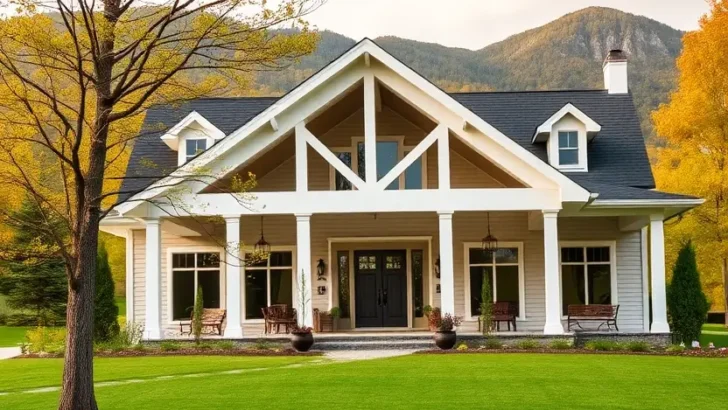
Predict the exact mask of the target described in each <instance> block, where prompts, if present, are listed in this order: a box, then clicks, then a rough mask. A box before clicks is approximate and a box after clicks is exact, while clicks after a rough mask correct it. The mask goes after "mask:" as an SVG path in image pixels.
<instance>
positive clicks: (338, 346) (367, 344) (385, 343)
mask: <svg viewBox="0 0 728 410" xmlns="http://www.w3.org/2000/svg"><path fill="white" fill-rule="evenodd" d="M434 348H435V342H433V341H432V338H430V339H429V340H367V341H361V340H350V341H328V340H326V341H315V342H314V344H313V349H314V350H322V351H332V350H428V349H434Z"/></svg>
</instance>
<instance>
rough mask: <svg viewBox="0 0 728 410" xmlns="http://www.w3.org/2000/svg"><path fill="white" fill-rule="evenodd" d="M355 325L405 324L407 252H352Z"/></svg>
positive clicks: (393, 325) (387, 325)
mask: <svg viewBox="0 0 728 410" xmlns="http://www.w3.org/2000/svg"><path fill="white" fill-rule="evenodd" d="M354 263H355V266H354V277H355V282H354V289H355V296H356V297H355V305H356V327H407V266H406V263H407V253H406V251H404V250H388V251H355V252H354Z"/></svg>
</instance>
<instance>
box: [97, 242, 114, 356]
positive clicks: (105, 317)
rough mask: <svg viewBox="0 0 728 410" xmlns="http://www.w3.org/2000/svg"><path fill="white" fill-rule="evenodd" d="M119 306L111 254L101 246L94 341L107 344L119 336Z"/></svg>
mask: <svg viewBox="0 0 728 410" xmlns="http://www.w3.org/2000/svg"><path fill="white" fill-rule="evenodd" d="M118 318H119V306H117V305H116V301H115V300H114V278H113V277H112V276H111V267H110V266H109V254H108V253H107V252H106V247H105V246H104V245H103V244H101V245H100V246H99V251H98V255H97V257H96V293H95V295H94V341H96V342H105V341H109V340H111V339H113V338H115V337H116V336H117V335H118V334H119V321H118Z"/></svg>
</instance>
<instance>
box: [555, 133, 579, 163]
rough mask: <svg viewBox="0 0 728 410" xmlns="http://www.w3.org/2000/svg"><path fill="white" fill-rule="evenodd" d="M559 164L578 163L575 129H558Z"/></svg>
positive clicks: (577, 144)
mask: <svg viewBox="0 0 728 410" xmlns="http://www.w3.org/2000/svg"><path fill="white" fill-rule="evenodd" d="M559 165H579V133H578V132H577V131H559Z"/></svg>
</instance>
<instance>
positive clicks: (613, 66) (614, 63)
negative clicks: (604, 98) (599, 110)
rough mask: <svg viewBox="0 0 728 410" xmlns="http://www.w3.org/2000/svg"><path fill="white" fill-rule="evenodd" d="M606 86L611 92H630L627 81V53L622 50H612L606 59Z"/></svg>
mask: <svg viewBox="0 0 728 410" xmlns="http://www.w3.org/2000/svg"><path fill="white" fill-rule="evenodd" d="M603 71H604V88H605V89H606V90H608V91H609V94H627V93H629V82H628V81H627V55H626V54H625V53H624V51H622V50H611V51H610V52H609V54H607V58H606V59H605V60H604V67H603Z"/></svg>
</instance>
